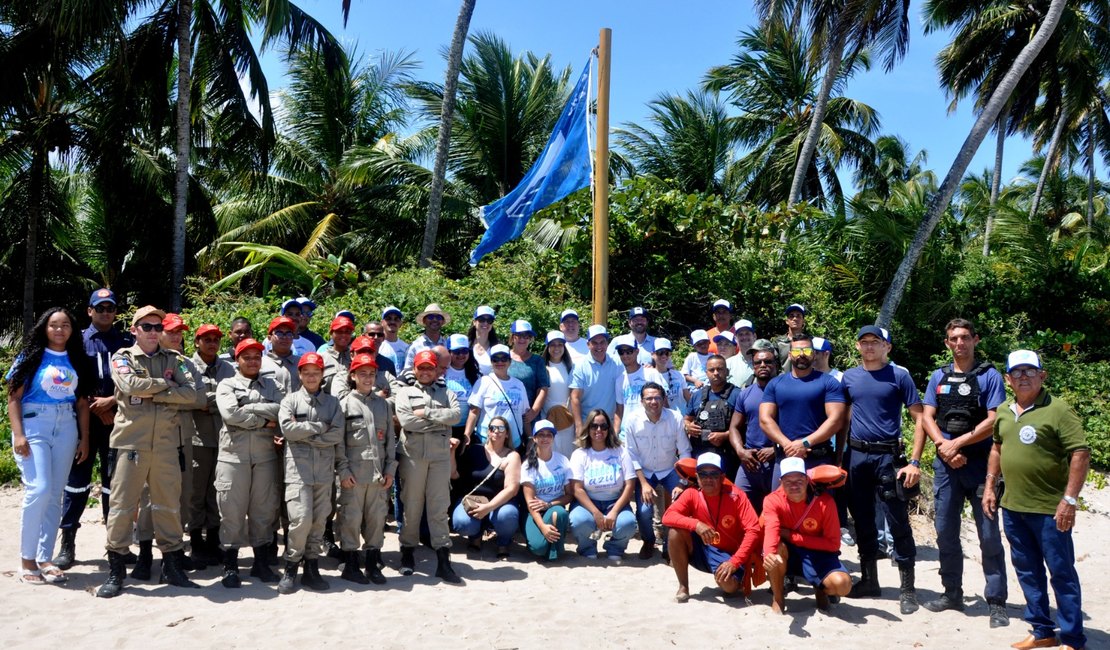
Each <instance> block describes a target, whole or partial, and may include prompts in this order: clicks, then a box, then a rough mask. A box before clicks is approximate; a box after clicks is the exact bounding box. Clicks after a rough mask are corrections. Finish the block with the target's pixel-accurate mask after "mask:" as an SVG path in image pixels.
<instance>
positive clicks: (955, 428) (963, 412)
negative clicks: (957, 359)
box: [936, 361, 994, 436]
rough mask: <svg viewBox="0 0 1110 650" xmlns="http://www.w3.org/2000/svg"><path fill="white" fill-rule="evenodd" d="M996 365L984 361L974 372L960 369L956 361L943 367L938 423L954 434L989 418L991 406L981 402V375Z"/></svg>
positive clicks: (959, 434) (960, 432) (938, 388)
mask: <svg viewBox="0 0 1110 650" xmlns="http://www.w3.org/2000/svg"><path fill="white" fill-rule="evenodd" d="M993 367H994V366H993V365H992V364H991V363H990V362H989V361H983V362H980V363H979V365H977V366H975V367H974V368H972V370H971V372H956V370H955V368H954V367H953V366H952V364H948V365H947V366H945V367H943V368H941V369H940V371H941V373H943V376H942V377H941V379H940V382H938V383H937V393H936V398H937V426H939V427H940V428H941V430H942V431H946V432H948V433H949V434H951V435H953V436H961V435H963V434H965V433H967V432H968V431H971V430H972V429H974V428H975V426H976V425H977V424H979V423H980V422H982V421H983V420H985V419H987V409H986V407H984V406H982V405H981V404H980V403H979V392H980V391H979V380H978V377H979V375H981V374H983V373H984V372H986V371H987V370H989V369H991V368H993Z"/></svg>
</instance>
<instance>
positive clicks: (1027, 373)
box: [1010, 368, 1041, 379]
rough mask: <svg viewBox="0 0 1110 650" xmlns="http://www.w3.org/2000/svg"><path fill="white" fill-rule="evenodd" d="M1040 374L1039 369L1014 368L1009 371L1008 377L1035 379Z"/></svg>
mask: <svg viewBox="0 0 1110 650" xmlns="http://www.w3.org/2000/svg"><path fill="white" fill-rule="evenodd" d="M1039 374H1041V370H1040V368H1014V369H1013V370H1011V371H1010V376H1011V377H1013V378H1014V379H1018V378H1020V377H1036V376H1037V375H1039Z"/></svg>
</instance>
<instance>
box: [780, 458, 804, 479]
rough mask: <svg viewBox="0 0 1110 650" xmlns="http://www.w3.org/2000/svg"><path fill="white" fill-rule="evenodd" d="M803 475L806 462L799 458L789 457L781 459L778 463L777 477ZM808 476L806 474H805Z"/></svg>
mask: <svg viewBox="0 0 1110 650" xmlns="http://www.w3.org/2000/svg"><path fill="white" fill-rule="evenodd" d="M795 473H796V474H805V473H806V462H805V461H804V460H802V459H801V458H797V457H795V456H790V457H787V458H783V459H782V462H780V463H779V476H786V475H787V474H795ZM807 476H808V474H807Z"/></svg>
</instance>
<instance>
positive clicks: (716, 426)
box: [698, 384, 736, 431]
mask: <svg viewBox="0 0 1110 650" xmlns="http://www.w3.org/2000/svg"><path fill="white" fill-rule="evenodd" d="M735 389H736V387H735V386H733V385H732V384H729V385H728V388H726V389H725V392H724V394H723V395H722V396H720V397H718V396H717V395H716V394H715V393H713V391H711V390H710V388H709V386H706V387H704V388H702V391H704V394H703V395H702V402H701V412H699V413H698V426H700V427H701V428H703V429H706V430H708V431H728V425H729V424H731V423H732V411H733V408H732V406H731V405H730V404H729V403H728V400H729V398H731V397H732V391H733V390H735Z"/></svg>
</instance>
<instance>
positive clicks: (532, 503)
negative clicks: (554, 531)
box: [528, 497, 551, 512]
mask: <svg viewBox="0 0 1110 650" xmlns="http://www.w3.org/2000/svg"><path fill="white" fill-rule="evenodd" d="M550 507H551V504H550V503H548V502H546V501H544V500H543V499H541V498H539V497H532V498H531V499H528V510H529V511H531V512H544V511H546V510H547V509H548V508H550Z"/></svg>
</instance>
